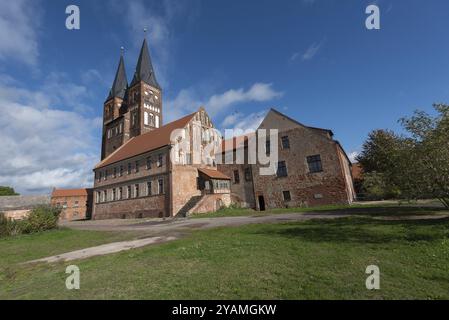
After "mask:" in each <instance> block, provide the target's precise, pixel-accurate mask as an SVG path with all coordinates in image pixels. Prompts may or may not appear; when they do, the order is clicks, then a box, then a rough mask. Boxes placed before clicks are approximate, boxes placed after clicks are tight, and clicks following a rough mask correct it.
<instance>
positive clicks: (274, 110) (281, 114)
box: [267, 108, 334, 137]
mask: <svg viewBox="0 0 449 320" xmlns="http://www.w3.org/2000/svg"><path fill="white" fill-rule="evenodd" d="M270 112H274V113H276V114H278V115H280V116H281V117H284V118H286V119H288V120H290V121H292V122H294V123H296V124H298V125H300V126H302V127H305V128H308V129H312V130H319V131H324V132H327V133H329V135H330V136H331V137H332V136H333V135H334V133H333V132H332V130H329V129H322V128H316V127H309V126H306V125H305V124H302V123H301V122H299V121H296V120H295V119H292V118H290V117H289V116H287V115H285V114H283V113H281V112H279V111H277V110H276V109H274V108H271V109H270ZM267 116H268V114H267Z"/></svg>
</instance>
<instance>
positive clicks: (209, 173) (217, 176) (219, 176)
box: [198, 168, 231, 180]
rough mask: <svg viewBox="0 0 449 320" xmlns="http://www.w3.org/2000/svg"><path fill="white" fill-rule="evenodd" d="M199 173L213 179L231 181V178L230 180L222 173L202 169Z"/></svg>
mask: <svg viewBox="0 0 449 320" xmlns="http://www.w3.org/2000/svg"><path fill="white" fill-rule="evenodd" d="M198 171H199V172H200V173H203V174H205V175H206V176H208V177H209V178H211V179H219V180H231V178H229V177H228V176H227V175H225V174H224V173H221V172H220V171H218V170H213V169H205V168H201V169H198Z"/></svg>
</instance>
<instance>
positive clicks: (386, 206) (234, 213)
mask: <svg viewBox="0 0 449 320" xmlns="http://www.w3.org/2000/svg"><path fill="white" fill-rule="evenodd" d="M430 205H431V206H422V205H418V204H417V205H415V206H410V205H400V204H399V203H383V204H381V205H379V204H376V203H374V204H352V205H326V206H317V207H310V208H281V209H270V210H267V211H256V210H253V209H246V208H241V209H239V208H224V209H221V210H219V211H216V212H210V213H205V214H196V215H193V216H192V218H194V219H198V218H218V217H238V216H263V215H270V214H280V213H303V212H323V211H332V212H338V211H343V210H348V211H352V212H353V213H356V214H362V215H363V214H364V211H370V209H375V210H377V211H379V210H380V211H387V213H388V214H391V209H393V210H394V211H395V212H393V213H395V214H396V212H397V211H401V212H404V213H407V212H411V213H413V214H425V213H433V212H436V211H443V210H444V208H443V207H441V206H440V204H439V203H438V202H432V203H430ZM363 209H366V210H363ZM352 212H351V213H352Z"/></svg>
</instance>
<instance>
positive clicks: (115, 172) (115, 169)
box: [113, 167, 117, 178]
mask: <svg viewBox="0 0 449 320" xmlns="http://www.w3.org/2000/svg"><path fill="white" fill-rule="evenodd" d="M113 177H114V178H117V168H116V167H114V174H113Z"/></svg>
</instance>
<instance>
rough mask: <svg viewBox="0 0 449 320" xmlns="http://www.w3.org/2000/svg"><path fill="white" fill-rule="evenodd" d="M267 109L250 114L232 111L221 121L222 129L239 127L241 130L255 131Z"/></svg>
mask: <svg viewBox="0 0 449 320" xmlns="http://www.w3.org/2000/svg"><path fill="white" fill-rule="evenodd" d="M267 112H268V110H262V111H258V112H253V113H250V114H243V113H240V112H239V113H233V114H231V115H229V116H227V117H226V118H225V119H224V120H223V122H222V123H221V126H222V128H224V129H234V130H235V129H239V130H243V131H248V130H249V131H255V130H256V129H257V128H258V127H259V126H260V124H261V122H262V121H263V119H264V118H265V116H266V115H267Z"/></svg>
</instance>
